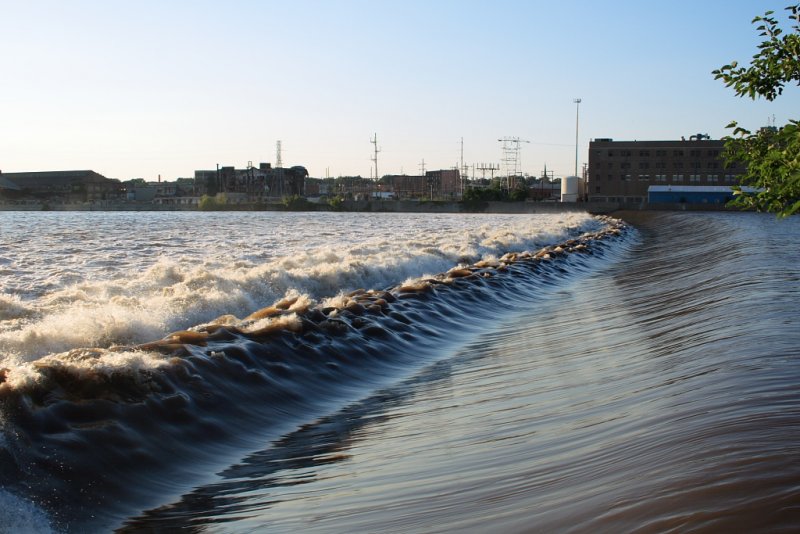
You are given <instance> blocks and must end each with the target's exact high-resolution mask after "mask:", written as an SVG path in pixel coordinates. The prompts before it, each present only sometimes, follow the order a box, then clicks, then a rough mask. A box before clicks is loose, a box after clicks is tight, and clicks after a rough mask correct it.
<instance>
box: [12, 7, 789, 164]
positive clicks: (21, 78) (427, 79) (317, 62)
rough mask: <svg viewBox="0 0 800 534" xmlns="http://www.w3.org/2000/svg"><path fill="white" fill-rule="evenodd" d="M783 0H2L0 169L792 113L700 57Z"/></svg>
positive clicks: (453, 149) (738, 49)
mask: <svg viewBox="0 0 800 534" xmlns="http://www.w3.org/2000/svg"><path fill="white" fill-rule="evenodd" d="M789 3H790V2H789V1H788V0H783V1H782V2H775V1H772V0H758V1H756V0H703V1H697V0H671V1H669V2H664V1H659V2H655V1H644V0H618V1H617V0H609V1H607V2H596V1H591V0H587V1H578V0H558V1H556V0H547V1H539V0H519V1H512V0H482V1H479V0H452V1H451V0H402V1H401V0H394V1H386V0H364V1H362V0H327V1H323V0H283V1H280V2H279V1H273V0H260V1H259V0H226V1H221V0H220V1H204V0H192V1H183V0H157V1H151V0H138V1H136V2H130V1H119V0H97V1H87V0H72V1H69V2H65V1H62V0H57V1H44V0H26V1H25V2H20V1H17V0H0V13H2V16H1V17H0V50H2V53H0V171H2V172H22V171H44V170H75V169H92V170H94V171H96V172H99V173H101V174H103V175H104V176H107V177H110V178H118V179H121V180H127V179H131V178H144V179H146V180H156V179H158V177H159V176H160V177H161V178H162V180H173V179H175V178H178V177H191V176H193V175H194V171H195V170H196V169H214V168H215V167H216V165H217V164H219V165H220V166H235V167H237V168H243V167H246V166H247V164H248V162H252V163H253V164H255V165H258V163H260V162H269V163H272V164H275V161H276V143H277V141H279V140H280V141H281V146H282V163H283V166H285V167H288V166H293V165H303V166H305V167H306V168H307V169H308V171H309V173H310V175H311V176H313V177H325V176H332V177H334V176H340V175H361V176H364V177H370V176H372V175H373V174H374V172H375V170H374V163H373V161H372V157H373V155H374V153H373V149H374V145H373V144H372V143H371V139H372V138H373V136H377V147H378V149H379V150H380V152H379V153H378V174H379V175H384V174H400V173H406V174H418V173H419V172H420V170H421V169H422V163H423V161H424V168H425V170H434V169H447V168H452V167H456V166H460V164H461V157H462V156H461V154H462V146H463V162H464V164H465V165H469V166H472V165H476V166H480V165H481V164H500V163H501V159H502V158H503V153H502V148H503V143H501V142H500V141H499V139H503V138H519V139H520V140H522V141H525V142H521V143H520V167H521V170H522V171H523V172H525V173H528V174H531V175H536V176H538V175H540V174H541V172H542V170H543V168H544V167H545V166H547V169H548V170H549V171H554V172H555V176H565V175H570V174H573V173H574V167H575V152H576V150H575V138H576V122H577V123H578V124H577V126H578V132H577V134H578V165H579V167H582V165H583V164H584V163H585V162H586V161H587V156H588V144H589V141H590V140H591V139H594V138H598V137H600V138H613V139H615V140H633V139H637V140H662V139H679V138H680V137H681V136H686V137H687V138H688V137H689V136H690V135H692V134H696V133H703V134H709V135H710V136H711V137H712V138H715V139H718V138H720V137H722V136H724V135H726V133H728V131H727V130H726V129H725V126H726V125H727V124H728V123H729V122H730V121H731V120H734V119H735V120H738V121H739V123H740V124H741V125H742V126H745V127H750V128H757V127H759V126H764V125H767V123H768V122H769V121H771V120H772V117H773V116H774V118H775V121H776V122H777V124H778V125H780V124H784V123H786V122H787V120H788V119H790V118H797V110H798V109H800V90H799V89H798V87H796V86H794V87H788V88H787V89H786V90H785V91H784V94H783V95H782V96H781V97H779V98H778V99H777V100H776V101H774V102H766V101H764V100H759V101H755V102H754V101H751V100H748V99H742V98H739V97H736V96H735V95H734V93H733V91H732V90H731V89H729V88H726V87H725V85H724V84H723V83H722V82H721V81H719V80H714V77H713V75H712V74H711V71H712V70H714V69H716V68H719V67H721V66H722V65H725V64H727V63H730V62H731V61H733V60H738V61H739V62H740V63H747V62H748V61H749V58H750V57H751V56H752V55H753V54H754V53H755V52H756V51H757V48H756V47H757V44H758V43H759V42H760V38H759V36H758V33H757V31H756V29H755V26H754V25H753V24H751V20H752V19H753V17H754V16H756V15H760V14H763V13H764V12H765V11H766V10H768V9H772V10H774V11H775V12H776V13H777V14H778V16H779V18H780V20H781V21H782V23H783V24H784V28H786V29H788V28H789V24H788V22H787V18H786V16H785V15H784V11H783V8H784V7H785V6H786V5H788V4H789ZM576 98H580V99H581V103H580V105H577V104H575V103H574V100H575V99H576ZM578 114H579V116H578V117H576V115H578ZM576 118H577V119H578V120H577V121H576ZM462 139H463V144H462ZM471 173H472V171H470V174H471ZM476 174H477V175H478V176H480V174H481V173H480V171H476Z"/></svg>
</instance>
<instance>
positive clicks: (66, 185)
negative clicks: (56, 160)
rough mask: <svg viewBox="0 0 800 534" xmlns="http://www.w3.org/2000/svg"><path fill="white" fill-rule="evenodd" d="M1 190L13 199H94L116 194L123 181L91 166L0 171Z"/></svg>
mask: <svg viewBox="0 0 800 534" xmlns="http://www.w3.org/2000/svg"><path fill="white" fill-rule="evenodd" d="M0 194H2V195H3V196H6V197H8V198H12V199H17V198H19V199H26V198H31V199H38V200H41V201H52V200H58V201H61V202H68V203H73V202H94V201H98V200H113V199H117V198H119V197H120V196H121V194H122V185H121V183H120V182H119V180H113V179H111V178H106V177H105V176H103V175H101V174H98V173H96V172H94V171H90V170H86V171H45V172H8V173H6V172H4V173H2V174H0Z"/></svg>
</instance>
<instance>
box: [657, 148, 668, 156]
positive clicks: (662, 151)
mask: <svg viewBox="0 0 800 534" xmlns="http://www.w3.org/2000/svg"><path fill="white" fill-rule="evenodd" d="M666 155H667V151H666V150H656V157H658V158H663V157H664V156H666Z"/></svg>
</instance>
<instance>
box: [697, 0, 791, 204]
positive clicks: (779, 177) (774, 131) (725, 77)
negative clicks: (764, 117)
mask: <svg viewBox="0 0 800 534" xmlns="http://www.w3.org/2000/svg"><path fill="white" fill-rule="evenodd" d="M786 10H787V11H789V12H790V16H789V18H790V19H791V20H793V21H794V24H793V25H792V27H791V28H792V32H791V33H784V31H783V30H782V29H781V28H780V26H779V24H778V21H777V19H775V18H774V17H773V13H774V12H772V11H767V12H766V13H765V14H764V16H763V17H756V18H754V19H753V23H754V24H755V23H759V26H758V28H757V29H758V30H759V31H760V33H759V35H760V36H762V37H764V38H765V40H764V41H763V42H762V43H761V44H759V45H758V48H759V51H758V53H757V54H755V55H754V56H753V59H752V62H751V64H750V66H748V67H742V66H739V64H738V62H736V61H734V62H732V63H731V64H730V65H725V66H724V67H722V68H720V69H717V70H715V71H713V72H712V74H714V79H716V80H718V79H722V81H724V82H725V85H726V87H732V88H733V90H734V91H735V93H736V95H737V96H739V97H744V96H747V97H749V98H751V99H753V100H756V99H758V98H761V97H763V98H766V99H767V100H769V101H773V100H775V99H776V98H777V97H778V96H780V95H781V94H782V93H783V88H784V86H785V85H786V84H795V85H800V4H795V5H793V6H789V7H787V8H786ZM728 128H732V129H733V135H732V136H729V137H726V143H725V158H726V160H727V162H728V163H729V164H731V163H734V162H736V163H744V164H745V165H747V171H746V172H745V174H744V175H743V176H742V179H741V184H742V185H745V186H752V187H754V188H755V191H752V192H745V191H743V190H742V188H741V187H737V188H735V190H736V192H737V196H736V198H735V200H734V201H733V203H734V205H738V206H742V207H749V208H755V209H757V210H759V211H770V212H774V213H777V214H778V215H779V216H780V217H785V216H787V215H791V214H793V213H796V212H798V211H800V121H798V120H792V119H790V120H789V122H788V124H786V125H784V126H782V127H780V128H761V129H760V130H759V131H757V132H755V133H753V132H751V131H749V130H746V129H744V128H742V127H740V126H739V125H738V124H737V123H736V122H735V121H734V122H731V123H730V124H729V125H728Z"/></svg>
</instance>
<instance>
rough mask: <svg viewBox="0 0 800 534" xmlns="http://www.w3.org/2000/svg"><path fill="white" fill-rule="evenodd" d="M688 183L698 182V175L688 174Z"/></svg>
mask: <svg viewBox="0 0 800 534" xmlns="http://www.w3.org/2000/svg"><path fill="white" fill-rule="evenodd" d="M689 181H690V182H699V181H700V175H699V174H690V175H689Z"/></svg>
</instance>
